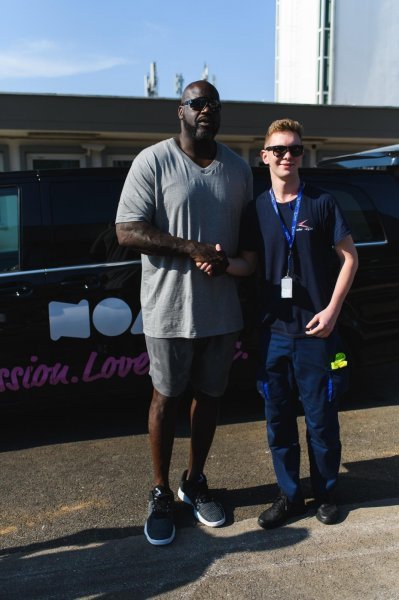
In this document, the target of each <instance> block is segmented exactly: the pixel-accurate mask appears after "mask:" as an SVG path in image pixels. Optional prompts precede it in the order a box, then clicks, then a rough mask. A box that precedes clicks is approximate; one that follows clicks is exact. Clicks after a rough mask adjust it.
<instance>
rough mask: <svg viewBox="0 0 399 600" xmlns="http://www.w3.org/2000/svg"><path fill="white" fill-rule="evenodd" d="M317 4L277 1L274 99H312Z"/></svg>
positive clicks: (309, 101) (312, 1)
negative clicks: (277, 18)
mask: <svg viewBox="0 0 399 600" xmlns="http://www.w3.org/2000/svg"><path fill="white" fill-rule="evenodd" d="M319 4H320V3H319V0H279V2H278V6H279V12H278V16H279V22H278V23H277V24H276V25H277V31H276V55H277V56H278V58H279V60H278V62H277V64H276V67H277V68H276V77H277V82H276V102H301V103H304V104H314V103H315V102H316V94H317V52H318V26H319Z"/></svg>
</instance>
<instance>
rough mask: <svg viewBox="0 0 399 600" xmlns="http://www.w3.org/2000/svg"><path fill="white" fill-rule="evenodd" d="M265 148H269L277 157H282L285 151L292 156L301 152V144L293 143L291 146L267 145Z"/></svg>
mask: <svg viewBox="0 0 399 600" xmlns="http://www.w3.org/2000/svg"><path fill="white" fill-rule="evenodd" d="M265 150H270V151H271V152H273V154H274V156H276V157H277V158H283V156H284V155H285V154H287V152H289V153H290V154H291V156H294V157H298V156H302V154H303V146H302V144H294V145H293V146H267V148H265Z"/></svg>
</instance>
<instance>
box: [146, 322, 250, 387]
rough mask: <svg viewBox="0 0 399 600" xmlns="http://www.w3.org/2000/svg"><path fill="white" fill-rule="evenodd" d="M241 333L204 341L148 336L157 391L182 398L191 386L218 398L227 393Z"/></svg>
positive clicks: (147, 341)
mask: <svg viewBox="0 0 399 600" xmlns="http://www.w3.org/2000/svg"><path fill="white" fill-rule="evenodd" d="M238 336H239V332H238V331H237V332H234V333H228V334H226V335H215V336H212V337H205V338H192V339H191V338H190V339H188V338H153V337H149V336H145V340H146V344H147V351H148V355H149V357H150V375H151V379H152V385H153V386H154V388H155V389H156V390H157V391H158V392H160V393H161V394H163V395H164V396H169V397H172V396H179V394H181V393H183V392H184V391H185V389H186V387H187V385H188V384H189V383H191V385H192V387H193V389H194V390H195V391H198V392H202V393H203V394H207V395H208V396H213V397H215V398H217V397H219V396H222V395H223V394H224V392H225V390H226V387H227V382H228V378H229V372H230V367H231V363H232V361H233V357H234V350H235V345H236V342H237V340H238Z"/></svg>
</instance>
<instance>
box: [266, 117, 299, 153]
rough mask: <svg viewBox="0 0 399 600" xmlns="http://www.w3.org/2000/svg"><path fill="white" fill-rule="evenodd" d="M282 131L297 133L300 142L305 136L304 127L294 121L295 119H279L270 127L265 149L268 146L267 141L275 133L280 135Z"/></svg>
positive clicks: (267, 132)
mask: <svg viewBox="0 0 399 600" xmlns="http://www.w3.org/2000/svg"><path fill="white" fill-rule="evenodd" d="M280 131H292V132H293V133H296V134H297V135H298V136H299V138H300V140H302V136H303V125H301V123H299V121H294V120H293V119H288V118H287V119H278V120H277V121H273V123H271V124H270V125H269V127H268V130H267V131H266V135H265V147H266V145H267V141H268V139H269V137H270V136H271V135H273V133H278V132H280Z"/></svg>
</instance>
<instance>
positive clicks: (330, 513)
mask: <svg viewBox="0 0 399 600" xmlns="http://www.w3.org/2000/svg"><path fill="white" fill-rule="evenodd" d="M316 517H317V519H319V521H320V522H321V523H324V525H334V523H336V522H337V521H338V517H339V511H338V506H337V503H336V502H335V500H334V498H332V497H328V498H325V499H323V500H321V504H320V506H319V508H318V509H317V512H316Z"/></svg>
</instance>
